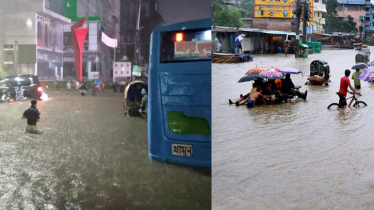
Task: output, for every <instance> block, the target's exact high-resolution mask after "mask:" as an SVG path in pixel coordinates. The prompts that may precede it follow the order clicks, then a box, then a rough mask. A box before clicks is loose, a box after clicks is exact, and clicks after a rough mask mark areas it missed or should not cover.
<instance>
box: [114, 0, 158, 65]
mask: <svg viewBox="0 0 374 210" xmlns="http://www.w3.org/2000/svg"><path fill="white" fill-rule="evenodd" d="M139 5H140V1H139V0H122V1H121V38H120V44H119V46H120V47H121V52H120V55H121V56H120V57H121V58H123V57H124V56H126V58H127V60H129V61H131V62H134V61H135V51H136V49H135V48H138V50H139V49H140V53H139V62H140V63H143V64H144V63H148V55H149V37H150V35H151V32H152V30H153V29H154V27H152V24H153V23H155V22H157V20H156V19H154V18H153V17H154V16H155V14H156V13H157V10H158V1H157V0H142V1H141V9H140V20H139V21H140V22H139V28H140V33H139V37H140V40H141V41H140V43H139V45H140V46H137V47H136V46H135V37H136V36H137V34H136V32H137V21H138V18H139V16H138V14H139ZM158 26H161V25H158Z"/></svg>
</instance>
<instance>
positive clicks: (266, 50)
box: [265, 42, 269, 53]
mask: <svg viewBox="0 0 374 210" xmlns="http://www.w3.org/2000/svg"><path fill="white" fill-rule="evenodd" d="M268 52H269V44H268V43H267V42H265V53H268Z"/></svg>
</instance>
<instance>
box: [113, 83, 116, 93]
mask: <svg viewBox="0 0 374 210" xmlns="http://www.w3.org/2000/svg"><path fill="white" fill-rule="evenodd" d="M112 87H113V92H115V93H116V92H117V82H114V84H113V85H112Z"/></svg>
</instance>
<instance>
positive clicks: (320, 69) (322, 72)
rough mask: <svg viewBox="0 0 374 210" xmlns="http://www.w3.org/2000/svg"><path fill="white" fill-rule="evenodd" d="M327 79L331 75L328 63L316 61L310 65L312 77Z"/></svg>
mask: <svg viewBox="0 0 374 210" xmlns="http://www.w3.org/2000/svg"><path fill="white" fill-rule="evenodd" d="M315 75H317V76H320V77H325V76H328V75H330V66H329V64H328V63H327V62H326V61H323V60H314V61H312V63H310V76H315Z"/></svg>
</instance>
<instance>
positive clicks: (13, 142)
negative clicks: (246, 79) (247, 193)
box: [0, 90, 211, 210]
mask: <svg viewBox="0 0 374 210" xmlns="http://www.w3.org/2000/svg"><path fill="white" fill-rule="evenodd" d="M47 92H48V95H49V97H50V100H48V101H45V102H38V108H39V111H40V112H41V122H40V123H39V124H38V127H39V129H40V130H41V131H42V132H43V133H42V134H40V135H35V134H25V133H24V129H25V127H26V120H21V116H22V114H23V112H24V110H26V109H27V108H28V107H29V106H30V101H29V100H27V101H25V102H22V103H21V102H17V103H13V104H8V103H4V104H0V117H1V119H2V120H1V121H0V128H1V129H0V145H1V146H0V209H4V210H26V209H27V210H37V209H43V210H55V209H59V210H65V209H66V207H71V206H75V207H80V209H81V210H86V209H90V210H95V209H105V210H111V209H113V210H114V209H116V210H117V209H121V210H126V209H129V210H130V209H131V210H132V209H210V208H211V174H210V173H209V172H206V171H204V170H199V169H193V168H189V167H183V166H178V165H173V164H167V163H161V162H157V161H154V160H151V159H150V158H149V157H148V140H147V132H146V129H147V124H146V121H145V119H142V118H138V117H124V116H121V115H120V113H121V112H122V111H123V107H122V102H123V94H120V93H117V94H114V93H109V92H107V93H104V94H103V93H97V96H96V97H93V96H91V95H90V93H89V95H88V96H85V97H81V96H80V95H79V93H78V92H75V91H72V92H68V91H48V90H47ZM207 171H210V169H209V170H207ZM77 209H78V208H77Z"/></svg>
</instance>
